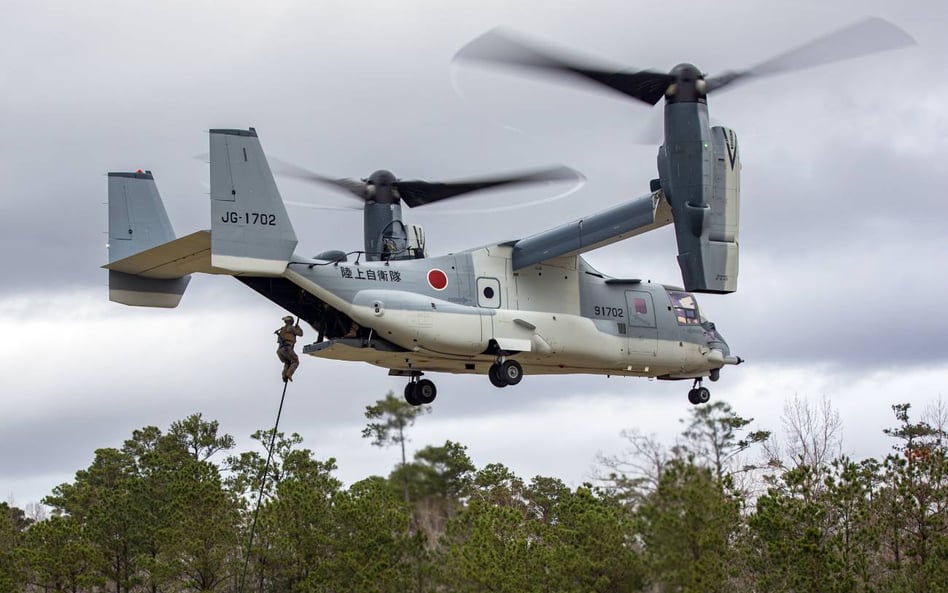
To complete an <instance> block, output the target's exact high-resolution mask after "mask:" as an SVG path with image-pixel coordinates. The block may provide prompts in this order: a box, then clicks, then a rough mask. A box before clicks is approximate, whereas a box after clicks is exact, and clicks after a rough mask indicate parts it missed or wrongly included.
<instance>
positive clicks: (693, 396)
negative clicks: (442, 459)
mask: <svg viewBox="0 0 948 593" xmlns="http://www.w3.org/2000/svg"><path fill="white" fill-rule="evenodd" d="M406 397H407V396H406ZM688 401H689V402H691V404H692V405H694V406H697V405H698V404H700V403H701V402H699V401H698V390H697V389H692V390H691V391H689V392H688Z"/></svg>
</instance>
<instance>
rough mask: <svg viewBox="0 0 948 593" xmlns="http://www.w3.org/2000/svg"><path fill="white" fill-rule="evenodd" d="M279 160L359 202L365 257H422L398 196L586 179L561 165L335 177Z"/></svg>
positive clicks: (284, 171) (422, 198) (298, 175)
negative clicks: (474, 173)
mask: <svg viewBox="0 0 948 593" xmlns="http://www.w3.org/2000/svg"><path fill="white" fill-rule="evenodd" d="M278 166H279V173H280V174H281V175H285V176H287V177H293V178H295V179H300V180H303V181H308V182H311V183H319V184H322V185H326V186H329V187H332V188H335V189H338V190H342V191H344V192H345V193H346V194H348V195H349V196H350V197H355V199H357V200H358V201H359V202H360V204H361V205H362V211H363V213H362V217H363V241H364V244H365V248H364V254H365V257H366V259H367V260H369V261H375V260H379V259H386V260H392V259H411V258H416V257H423V255H424V233H423V232H422V231H421V229H420V227H412V230H411V231H409V227H408V226H406V225H405V224H404V223H403V222H402V214H401V210H402V208H401V203H402V202H404V203H405V204H406V205H407V206H408V207H410V208H414V207H416V206H424V205H427V204H434V203H435V202H440V201H442V200H447V199H450V198H456V197H458V196H462V195H464V194H469V193H471V192H475V191H481V190H486V189H493V188H499V187H506V186H512V185H524V184H530V183H549V182H555V181H572V182H581V181H583V180H585V178H584V177H583V176H582V175H581V174H580V173H579V172H577V171H574V170H573V169H570V168H569V167H564V166H559V167H552V168H548V169H540V170H536V171H527V172H521V173H515V174H510V175H506V176H502V177H489V178H482V179H467V180H462V181H451V182H430V181H421V180H404V179H398V178H397V177H395V175H393V174H392V173H391V172H390V171H385V170H379V171H376V172H374V173H372V174H371V175H369V176H368V177H366V178H365V179H362V180H357V179H335V178H332V177H326V176H324V175H320V174H318V173H314V172H312V171H308V170H306V169H303V168H301V167H297V166H296V165H291V164H289V163H285V162H279V163H278Z"/></svg>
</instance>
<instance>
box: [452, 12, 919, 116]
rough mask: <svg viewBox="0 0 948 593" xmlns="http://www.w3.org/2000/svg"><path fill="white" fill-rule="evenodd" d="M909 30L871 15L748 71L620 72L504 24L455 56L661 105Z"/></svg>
mask: <svg viewBox="0 0 948 593" xmlns="http://www.w3.org/2000/svg"><path fill="white" fill-rule="evenodd" d="M914 44H915V41H914V39H912V37H910V36H909V35H908V34H907V33H906V32H905V31H903V30H902V29H899V28H898V27H896V26H895V25H893V24H892V23H890V22H888V21H885V20H883V19H880V18H869V19H866V20H863V21H859V22H857V23H855V24H853V25H850V26H848V27H845V28H843V29H840V30H838V31H834V32H832V33H828V34H827V35H824V36H823V37H820V38H817V39H815V40H813V41H811V42H809V43H807V44H804V45H802V46H800V47H798V48H796V49H794V50H791V51H788V52H786V53H783V54H781V55H779V56H777V57H775V58H772V59H770V60H767V61H765V62H762V63H760V64H757V65H756V66H753V67H751V68H748V69H746V70H738V71H726V72H722V73H721V74H718V75H715V76H710V77H709V76H706V75H705V74H703V73H702V72H701V71H700V70H698V69H697V68H696V67H695V66H693V65H691V64H679V65H677V66H675V67H674V68H673V69H672V70H671V72H669V73H664V72H655V71H653V70H637V69H628V70H623V71H618V72H617V71H615V70H613V69H611V68H608V67H604V66H602V65H601V64H596V63H593V62H590V61H587V60H584V59H582V58H578V57H574V56H571V55H566V54H564V53H560V52H558V51H557V52H552V51H548V50H540V49H537V48H536V47H534V46H531V45H530V44H528V43H527V42H524V41H522V40H520V39H518V38H517V37H516V36H514V35H512V34H510V33H505V32H503V31H501V30H499V29H495V30H493V31H489V32H487V33H485V34H484V35H482V36H480V37H478V38H477V39H475V40H474V41H472V42H470V43H469V44H467V45H466V46H465V47H463V48H462V49H461V50H460V51H459V52H458V53H457V54H456V55H455V59H462V60H477V61H482V62H494V63H499V64H503V65H508V66H518V67H525V68H532V69H536V70H540V71H545V72H547V73H550V74H555V75H567V76H572V77H578V78H582V79H586V80H590V81H592V82H596V83H599V84H601V85H604V86H606V87H609V88H611V89H612V90H614V91H617V92H619V93H621V94H623V95H626V96H628V97H632V98H633V99H637V100H639V101H642V102H643V103H648V104H649V105H655V104H656V103H658V101H659V100H660V99H661V98H662V97H665V99H666V101H668V102H678V101H695V100H700V99H701V98H703V97H704V96H706V95H707V94H708V93H710V92H713V91H720V90H721V89H724V88H726V87H728V86H730V85H733V84H735V83H737V82H740V81H747V80H750V79H753V78H757V77H761V76H770V75H773V74H780V73H783V72H790V71H794V70H802V69H804V68H810V67H813V66H819V65H822V64H828V63H831V62H837V61H840V60H846V59H850V58H855V57H859V56H864V55H868V54H872V53H876V52H881V51H886V50H890V49H896V48H899V47H905V46H908V45H914Z"/></svg>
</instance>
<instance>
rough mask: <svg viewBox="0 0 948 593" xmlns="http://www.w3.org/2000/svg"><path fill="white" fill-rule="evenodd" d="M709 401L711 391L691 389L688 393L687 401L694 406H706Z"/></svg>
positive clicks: (700, 388) (705, 388) (698, 387)
mask: <svg viewBox="0 0 948 593" xmlns="http://www.w3.org/2000/svg"><path fill="white" fill-rule="evenodd" d="M710 400H711V391H710V390H709V389H708V388H707V387H701V386H697V387H693V388H692V389H691V391H689V392H688V401H690V402H691V403H692V404H694V405H696V406H697V405H698V404H706V403H708V401H710Z"/></svg>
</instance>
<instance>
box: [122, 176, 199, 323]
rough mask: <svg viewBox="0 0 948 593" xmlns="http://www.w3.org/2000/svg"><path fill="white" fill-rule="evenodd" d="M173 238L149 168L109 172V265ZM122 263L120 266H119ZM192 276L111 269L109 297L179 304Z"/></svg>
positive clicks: (139, 302)
mask: <svg viewBox="0 0 948 593" xmlns="http://www.w3.org/2000/svg"><path fill="white" fill-rule="evenodd" d="M173 240H174V230H173V229H172V228H171V221H169V220H168V213H167V212H165V207H164V204H162V202H161V196H159V195H158V187H157V186H156V185H155V179H154V177H152V174H151V172H150V171H146V172H144V173H142V172H140V171H139V172H135V173H109V266H106V267H109V268H112V264H115V263H116V262H120V261H121V260H126V259H127V258H130V257H131V256H133V255H136V254H139V253H141V252H143V251H147V250H149V249H152V248H153V247H157V246H159V245H162V244H164V243H167V242H169V241H173ZM117 267H121V266H117ZM189 280H190V276H187V275H185V276H181V277H177V278H154V277H144V276H139V275H137V274H129V273H126V272H122V271H119V270H116V269H109V300H110V301H113V302H116V303H123V304H125V305H135V306H141V307H176V306H177V305H178V303H179V302H180V301H181V296H182V295H183V294H184V289H185V288H187V286H188V281H189Z"/></svg>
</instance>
